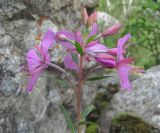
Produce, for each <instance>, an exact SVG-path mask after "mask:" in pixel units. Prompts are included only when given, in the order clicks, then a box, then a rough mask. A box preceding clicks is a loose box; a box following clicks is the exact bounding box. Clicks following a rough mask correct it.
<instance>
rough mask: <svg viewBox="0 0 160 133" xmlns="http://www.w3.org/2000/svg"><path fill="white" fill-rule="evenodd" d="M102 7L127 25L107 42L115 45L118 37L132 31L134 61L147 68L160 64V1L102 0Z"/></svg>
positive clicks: (109, 44)
mask: <svg viewBox="0 0 160 133" xmlns="http://www.w3.org/2000/svg"><path fill="white" fill-rule="evenodd" d="M131 1H132V2H131ZM99 9H100V10H101V11H106V12H107V13H109V14H111V15H112V16H114V17H116V18H117V19H119V20H120V22H121V23H122V24H123V26H124V27H123V29H122V31H121V32H120V33H119V34H117V35H116V36H113V37H110V38H107V39H105V40H104V43H105V44H106V45H107V46H109V47H111V46H116V43H117V40H118V38H119V37H121V36H123V35H124V34H125V33H127V32H130V33H131V34H132V40H131V43H130V44H131V46H130V47H129V54H130V55H131V56H133V57H134V58H135V64H136V65H139V66H144V67H145V68H149V67H151V66H153V65H156V64H160V44H159V43H160V1H158V0H147V1H146V0H141V1H138V0H119V1H116V0H112V1H111V0H100V4H99Z"/></svg>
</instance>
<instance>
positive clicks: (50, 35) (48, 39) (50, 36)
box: [40, 30, 54, 52]
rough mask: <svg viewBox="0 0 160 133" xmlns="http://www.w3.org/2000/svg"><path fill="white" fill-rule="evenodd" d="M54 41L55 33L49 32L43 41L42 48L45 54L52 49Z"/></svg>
mask: <svg viewBox="0 0 160 133" xmlns="http://www.w3.org/2000/svg"><path fill="white" fill-rule="evenodd" d="M53 41H54V32H53V31H51V30H48V31H47V32H46V33H45V34H44V37H43V39H42V41H41V44H40V47H41V49H42V50H44V51H45V52H46V51H48V49H49V48H51V47H52V45H53Z"/></svg>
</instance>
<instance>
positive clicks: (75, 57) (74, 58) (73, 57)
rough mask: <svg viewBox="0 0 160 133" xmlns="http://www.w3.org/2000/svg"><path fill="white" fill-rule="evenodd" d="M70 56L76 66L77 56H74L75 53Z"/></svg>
mask: <svg viewBox="0 0 160 133" xmlns="http://www.w3.org/2000/svg"><path fill="white" fill-rule="evenodd" d="M71 56H72V59H73V61H74V62H75V63H76V64H78V56H77V54H75V53H73V52H72V53H71Z"/></svg>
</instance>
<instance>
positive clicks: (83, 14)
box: [82, 8, 89, 24]
mask: <svg viewBox="0 0 160 133" xmlns="http://www.w3.org/2000/svg"><path fill="white" fill-rule="evenodd" d="M88 18H89V17H88V13H87V10H86V8H84V9H83V11H82V20H83V23H84V24H87V21H88Z"/></svg>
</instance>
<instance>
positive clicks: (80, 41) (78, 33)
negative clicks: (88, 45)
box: [76, 31, 84, 46]
mask: <svg viewBox="0 0 160 133" xmlns="http://www.w3.org/2000/svg"><path fill="white" fill-rule="evenodd" d="M76 41H77V42H78V43H80V45H81V46H82V45H83V44H84V42H83V36H82V34H81V32H80V31H77V32H76Z"/></svg>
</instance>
